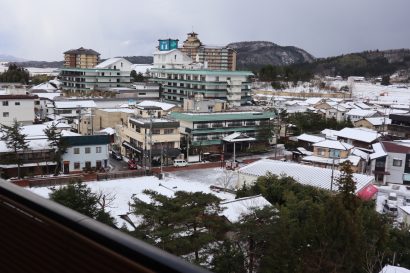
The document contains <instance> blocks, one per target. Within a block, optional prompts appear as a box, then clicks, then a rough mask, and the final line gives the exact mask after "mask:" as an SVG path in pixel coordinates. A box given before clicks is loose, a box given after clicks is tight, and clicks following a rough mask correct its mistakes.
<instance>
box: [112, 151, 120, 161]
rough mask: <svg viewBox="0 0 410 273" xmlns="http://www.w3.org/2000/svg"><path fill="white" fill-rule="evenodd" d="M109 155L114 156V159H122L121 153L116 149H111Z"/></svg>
mask: <svg viewBox="0 0 410 273" xmlns="http://www.w3.org/2000/svg"><path fill="white" fill-rule="evenodd" d="M111 157H112V158H114V159H116V160H122V155H121V153H120V152H118V151H114V150H112V151H111Z"/></svg>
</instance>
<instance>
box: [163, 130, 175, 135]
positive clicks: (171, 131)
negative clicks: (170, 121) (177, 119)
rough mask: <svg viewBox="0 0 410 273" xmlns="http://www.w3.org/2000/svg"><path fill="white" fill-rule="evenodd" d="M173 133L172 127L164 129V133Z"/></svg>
mask: <svg viewBox="0 0 410 273" xmlns="http://www.w3.org/2000/svg"><path fill="white" fill-rule="evenodd" d="M173 133H174V129H165V130H164V134H173Z"/></svg>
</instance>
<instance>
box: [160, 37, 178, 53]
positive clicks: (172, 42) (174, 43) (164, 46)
mask: <svg viewBox="0 0 410 273" xmlns="http://www.w3.org/2000/svg"><path fill="white" fill-rule="evenodd" d="M158 48H159V50H160V51H168V50H173V49H177V48H178V40H176V39H166V40H159V47H158Z"/></svg>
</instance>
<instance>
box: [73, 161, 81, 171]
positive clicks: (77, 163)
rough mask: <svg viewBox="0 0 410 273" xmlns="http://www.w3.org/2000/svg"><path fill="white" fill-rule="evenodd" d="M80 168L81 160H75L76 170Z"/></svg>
mask: <svg viewBox="0 0 410 273" xmlns="http://www.w3.org/2000/svg"><path fill="white" fill-rule="evenodd" d="M79 169H80V162H74V170H79Z"/></svg>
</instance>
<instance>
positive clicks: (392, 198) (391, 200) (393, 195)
mask: <svg viewBox="0 0 410 273" xmlns="http://www.w3.org/2000/svg"><path fill="white" fill-rule="evenodd" d="M387 203H389V204H391V205H395V206H397V193H394V192H391V193H389V196H388V197H387Z"/></svg>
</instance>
